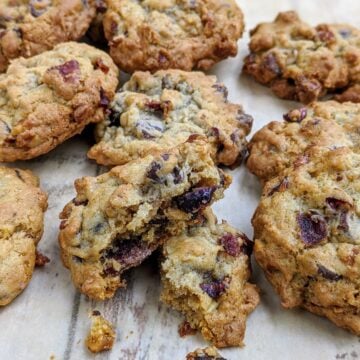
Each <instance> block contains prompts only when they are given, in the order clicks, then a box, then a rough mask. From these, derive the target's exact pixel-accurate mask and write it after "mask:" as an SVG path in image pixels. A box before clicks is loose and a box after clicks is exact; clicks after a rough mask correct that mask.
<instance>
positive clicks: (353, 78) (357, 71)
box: [243, 11, 360, 103]
mask: <svg viewBox="0 0 360 360" xmlns="http://www.w3.org/2000/svg"><path fill="white" fill-rule="evenodd" d="M250 34H251V41H250V45H249V48H250V55H248V56H247V57H246V58H245V62H244V69H243V70H244V72H245V73H247V74H250V75H251V76H253V77H254V78H255V80H256V81H258V82H260V83H261V84H264V85H267V86H269V87H270V88H271V89H272V91H273V92H274V93H275V94H276V95H277V96H278V97H280V98H283V99H289V100H298V101H301V102H302V103H309V102H311V101H315V100H317V99H318V98H320V97H323V96H324V95H326V94H328V93H331V94H337V95H336V96H335V99H336V100H338V101H353V102H360V30H359V29H358V28H355V27H353V26H350V25H347V24H320V25H318V26H316V27H312V26H310V25H308V24H307V23H305V22H303V21H301V19H300V18H299V16H298V15H297V14H296V13H295V12H293V11H288V12H283V13H280V14H279V15H278V16H277V17H276V19H275V21H274V22H272V23H261V24H259V25H258V26H257V27H256V28H255V29H254V30H252V31H251V33H250Z"/></svg>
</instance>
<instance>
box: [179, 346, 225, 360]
mask: <svg viewBox="0 0 360 360" xmlns="http://www.w3.org/2000/svg"><path fill="white" fill-rule="evenodd" d="M186 360H226V359H225V358H223V357H222V356H221V355H220V354H219V353H218V351H217V349H216V348H215V347H213V346H212V347H207V348H205V349H196V350H195V351H193V352H191V353H189V354H187V355H186Z"/></svg>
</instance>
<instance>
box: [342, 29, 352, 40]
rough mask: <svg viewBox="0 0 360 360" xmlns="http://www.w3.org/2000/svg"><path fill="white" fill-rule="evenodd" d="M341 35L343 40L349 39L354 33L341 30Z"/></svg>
mask: <svg viewBox="0 0 360 360" xmlns="http://www.w3.org/2000/svg"><path fill="white" fill-rule="evenodd" d="M339 34H340V36H341V37H342V38H343V39H348V38H349V37H350V36H351V35H352V31H351V30H350V29H340V30H339Z"/></svg>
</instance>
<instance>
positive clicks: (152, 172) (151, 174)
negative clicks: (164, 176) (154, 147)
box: [146, 161, 162, 183]
mask: <svg viewBox="0 0 360 360" xmlns="http://www.w3.org/2000/svg"><path fill="white" fill-rule="evenodd" d="M160 169H161V164H159V163H158V162H156V161H153V162H152V163H151V164H150V168H149V170H148V171H147V173H146V176H147V177H148V178H149V179H151V180H153V181H155V182H156V183H161V182H162V181H161V179H160V178H159V176H158V174H157V172H158V171H159V170H160Z"/></svg>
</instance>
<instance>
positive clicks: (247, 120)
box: [236, 110, 254, 130]
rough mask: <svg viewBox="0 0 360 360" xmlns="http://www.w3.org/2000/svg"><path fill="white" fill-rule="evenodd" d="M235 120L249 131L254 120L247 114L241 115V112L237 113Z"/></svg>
mask: <svg viewBox="0 0 360 360" xmlns="http://www.w3.org/2000/svg"><path fill="white" fill-rule="evenodd" d="M236 120H238V121H239V122H240V124H242V125H244V126H245V127H246V128H248V129H249V130H250V129H251V127H252V124H253V122H254V118H253V117H252V116H251V115H249V114H245V113H243V112H242V110H239V111H238V114H237V116H236Z"/></svg>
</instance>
